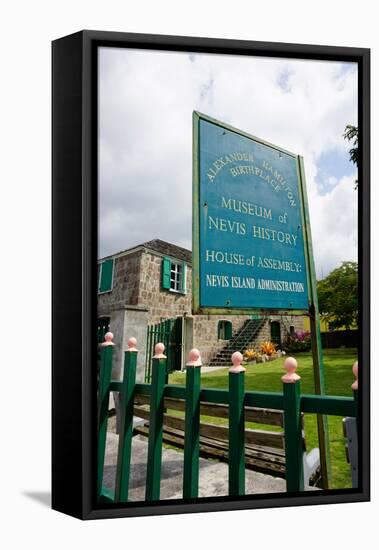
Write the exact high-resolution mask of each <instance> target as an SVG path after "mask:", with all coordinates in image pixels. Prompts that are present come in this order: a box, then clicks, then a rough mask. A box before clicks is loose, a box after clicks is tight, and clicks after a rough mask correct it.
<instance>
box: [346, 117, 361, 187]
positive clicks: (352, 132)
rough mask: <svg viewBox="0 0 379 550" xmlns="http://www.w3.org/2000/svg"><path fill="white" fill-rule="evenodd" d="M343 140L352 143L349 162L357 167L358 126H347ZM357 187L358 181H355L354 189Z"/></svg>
mask: <svg viewBox="0 0 379 550" xmlns="http://www.w3.org/2000/svg"><path fill="white" fill-rule="evenodd" d="M343 137H344V139H347V140H348V141H351V142H352V145H353V147H352V148H351V149H350V151H349V155H350V160H351V162H353V163H354V164H355V166H358V126H353V125H352V124H347V125H346V128H345V131H344V133H343ZM357 187H358V180H355V188H357Z"/></svg>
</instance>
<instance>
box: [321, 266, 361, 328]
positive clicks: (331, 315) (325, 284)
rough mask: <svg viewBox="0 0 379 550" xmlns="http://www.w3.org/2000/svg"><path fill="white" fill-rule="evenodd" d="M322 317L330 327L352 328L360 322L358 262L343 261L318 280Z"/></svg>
mask: <svg viewBox="0 0 379 550" xmlns="http://www.w3.org/2000/svg"><path fill="white" fill-rule="evenodd" d="M317 293H318V303H319V310H320V315H321V317H322V318H323V319H324V320H325V321H327V322H328V323H329V328H330V329H332V330H333V329H337V328H343V327H344V328H351V327H353V326H356V325H357V322H358V264H357V263H356V262H342V265H341V267H338V268H336V269H334V271H332V272H331V273H330V274H329V275H328V276H327V277H325V279H323V280H322V281H318V282H317Z"/></svg>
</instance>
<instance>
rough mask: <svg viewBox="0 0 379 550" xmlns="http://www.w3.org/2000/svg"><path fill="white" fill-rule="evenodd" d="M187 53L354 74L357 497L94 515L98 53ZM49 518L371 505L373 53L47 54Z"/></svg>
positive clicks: (135, 507) (243, 49) (79, 46)
mask: <svg viewBox="0 0 379 550" xmlns="http://www.w3.org/2000/svg"><path fill="white" fill-rule="evenodd" d="M101 46H113V47H120V48H125V47H127V48H140V49H152V50H154V49H155V50H168V51H192V52H207V53H219V54H225V55H228V54H234V55H236V54H238V55H247V56H250V55H251V56H253V55H254V56H265V57H277V58H296V59H307V60H312V59H314V60H330V61H350V62H356V63H357V64H358V86H359V95H358V125H359V144H360V147H359V162H358V179H359V190H358V193H359V199H358V215H359V218H358V231H359V254H358V261H359V269H360V274H359V296H360V314H359V364H360V374H359V405H358V415H359V419H360V430H359V487H358V489H341V490H327V491H319V492H318V491H315V492H308V493H302V494H300V493H299V494H296V493H292V494H291V495H290V496H289V495H286V494H284V495H274V496H273V495H263V496H262V495H252V496H245V497H239V498H232V497H222V498H217V499H211V498H201V499H194V500H193V501H183V500H168V501H159V502H157V503H156V504H154V503H149V504H145V503H144V502H140V503H130V504H125V505H111V504H109V505H106V504H104V505H97V504H96V499H95V478H96V422H95V419H96V370H95V369H93V368H91V365H93V363H94V361H96V358H95V354H96V346H95V345H94V342H95V341H96V340H95V339H96V309H97V303H96V298H97V288H96V264H97V206H98V205H97V62H96V60H97V49H98V48H99V47H101ZM52 96H53V104H52V114H53V123H52V137H53V145H52V157H53V167H52V181H53V198H52V211H53V225H52V231H53V250H52V257H53V264H52V277H53V291H52V292H53V296H52V297H53V315H52V317H53V319H52V320H53V329H52V330H53V342H52V344H53V353H52V508H53V509H55V510H58V511H60V512H64V513H66V514H69V515H72V516H75V517H77V518H81V519H97V518H116V517H126V516H145V515H156V514H174V513H191V512H204V511H218V510H242V509H252V508H267V507H282V506H299V505H314V504H328V503H342V502H360V501H367V500H369V499H370V367H369V366H370V302H369V300H370V256H369V254H370V252H369V251H370V230H369V227H370V50H369V49H365V48H350V47H337V46H320V45H305V44H285V43H270V42H254V41H242V40H226V39H210V38H199V37H196V38H195V37H183V36H160V35H145V34H130V33H119V32H102V31H90V30H85V31H81V32H78V33H76V34H72V35H70V36H66V37H63V38H61V39H58V40H55V41H54V42H53V44H52Z"/></svg>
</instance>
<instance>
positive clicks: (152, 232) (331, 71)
mask: <svg viewBox="0 0 379 550" xmlns="http://www.w3.org/2000/svg"><path fill="white" fill-rule="evenodd" d="M99 74H100V81H99V99H100V109H99V120H100V147H99V151H100V155H99V159H100V169H99V172H100V200H99V205H100V225H99V230H100V234H99V242H100V250H99V254H100V255H105V254H110V253H112V252H115V251H118V250H122V249H125V248H128V247H129V246H132V245H134V244H139V243H141V242H143V241H147V240H150V239H152V238H162V239H165V240H168V241H171V242H175V243H176V244H179V245H182V246H186V247H189V248H190V247H191V216H192V214H191V202H192V199H191V194H192V111H193V110H194V109H196V110H199V111H201V112H204V113H206V114H208V115H210V116H213V117H215V118H217V119H220V120H222V121H224V122H226V123H229V124H231V125H233V126H236V127H239V128H241V129H243V130H245V131H246V132H249V133H251V134H253V135H257V136H259V137H261V138H263V139H266V140H267V141H270V142H273V143H277V144H278V145H281V146H282V147H284V148H285V149H288V150H290V151H293V152H295V153H298V154H301V155H303V156H304V161H305V169H306V177H307V186H308V195H309V202H310V211H311V221H312V231H313V241H314V250H315V258H316V268H317V271H318V273H319V274H320V270H321V268H322V270H323V272H324V274H325V273H326V272H327V271H328V270H329V269H331V268H333V267H335V266H336V265H338V263H339V262H340V261H341V260H344V259H345V260H348V259H353V258H354V257H356V200H357V196H356V195H357V194H356V191H354V189H353V188H354V183H353V181H350V180H354V178H350V179H349V180H348V179H347V178H342V179H340V180H333V179H330V181H331V182H332V183H333V186H330V189H331V190H330V191H329V193H326V194H325V189H323V190H322V192H323V193H324V194H323V195H321V194H320V193H319V190H318V188H317V184H316V174H317V162H318V159H319V157H320V155H322V154H323V153H326V152H328V151H331V150H334V151H343V152H346V151H347V149H348V145H347V144H346V143H345V142H344V140H343V139H342V132H343V130H344V127H345V125H346V124H347V123H356V120H357V74H356V70H355V67H354V66H353V65H348V64H340V63H334V62H315V61H293V60H279V59H268V58H247V57H242V56H240V57H226V56H220V55H217V56H215V55H213V56H212V55H194V56H189V55H187V54H179V53H167V52H147V51H131V50H124V49H111V48H107V49H102V50H101V53H100V71H99ZM331 178H332V176H331ZM342 204H343V205H344V208H343V209H342V211H341V212H340V209H341V205H342ZM336 213H338V217H337V216H336ZM351 223H353V225H354V224H355V226H354V227H355V234H354V233H353V232H352V228H351V227H350V225H349V224H351ZM326 228H327V229H326Z"/></svg>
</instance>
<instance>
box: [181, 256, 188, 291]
mask: <svg viewBox="0 0 379 550" xmlns="http://www.w3.org/2000/svg"><path fill="white" fill-rule="evenodd" d="M186 276H187V266H186V263H185V262H183V263H182V288H181V291H182V292H183V294H186V293H187V288H186V284H187V277H186Z"/></svg>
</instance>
